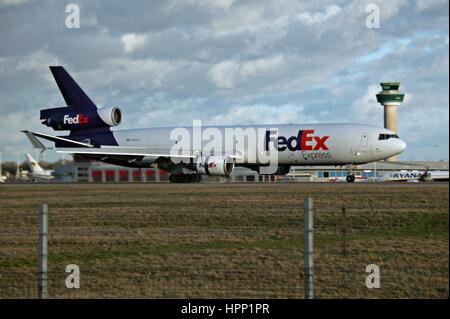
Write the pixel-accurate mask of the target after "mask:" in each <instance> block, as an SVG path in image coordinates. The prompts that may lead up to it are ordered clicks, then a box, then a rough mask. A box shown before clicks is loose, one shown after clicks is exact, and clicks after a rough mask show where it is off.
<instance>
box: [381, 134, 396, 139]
mask: <svg viewBox="0 0 450 319" xmlns="http://www.w3.org/2000/svg"><path fill="white" fill-rule="evenodd" d="M390 138H399V137H398V135H397V134H380V135H378V139H379V140H388V139H390Z"/></svg>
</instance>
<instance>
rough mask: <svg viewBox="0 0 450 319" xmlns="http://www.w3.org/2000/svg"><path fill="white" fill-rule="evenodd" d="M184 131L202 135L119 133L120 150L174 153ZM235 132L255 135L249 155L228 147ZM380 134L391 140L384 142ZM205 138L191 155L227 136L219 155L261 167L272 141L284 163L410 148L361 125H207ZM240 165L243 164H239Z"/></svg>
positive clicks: (338, 160)
mask: <svg viewBox="0 0 450 319" xmlns="http://www.w3.org/2000/svg"><path fill="white" fill-rule="evenodd" d="M180 129H181V130H182V131H183V130H184V131H185V132H187V133H189V134H190V136H191V137H192V136H195V135H196V132H197V133H198V131H196V129H193V128H192V127H182V128H175V127H161V128H147V129H131V130H118V131H113V135H114V138H115V139H116V141H117V143H118V145H119V146H120V147H127V148H132V147H136V148H148V149H152V150H158V151H160V152H168V151H170V150H171V149H173V147H174V146H175V145H176V144H177V143H181V142H182V141H181V140H180V137H177V134H176V132H177V131H176V130H180ZM233 129H237V130H240V132H244V134H245V132H247V133H249V134H247V141H248V142H246V143H247V144H246V147H245V151H244V152H245V153H247V154H242V152H239V150H240V149H239V148H236V146H233V143H228V142H229V141H227V139H229V135H227V130H228V132H230V131H232V130H233ZM275 130H278V135H276V134H275V133H272V131H273V132H275ZM268 131H269V133H267V132H268ZM252 132H256V135H257V138H256V140H255V139H252ZM299 132H300V133H299ZM380 134H384V136H389V138H387V139H386V138H383V139H380ZM212 135H214V136H212ZM200 136H201V142H197V143H196V142H195V141H192V140H191V143H190V146H189V148H190V149H189V152H191V153H202V154H203V155H205V154H204V150H205V147H206V146H207V144H208V143H210V142H211V140H212V138H213V137H214V138H215V137H216V136H221V138H222V139H223V140H222V142H221V143H220V144H219V145H220V147H217V148H219V149H217V148H215V149H214V151H215V153H216V154H224V155H236V156H237V157H241V158H243V159H244V160H243V161H242V162H241V163H242V164H256V165H258V164H262V163H261V162H260V161H259V159H258V158H259V157H258V156H257V155H258V154H260V153H262V152H264V151H267V149H266V146H268V144H267V143H268V142H274V148H275V150H276V152H277V155H278V163H279V164H291V165H345V164H362V163H368V162H373V161H378V160H382V159H385V158H388V157H391V156H394V155H397V154H399V153H401V152H402V151H403V150H405V148H406V143H405V142H404V141H402V140H401V139H399V138H398V137H397V136H396V135H395V134H394V133H393V132H391V131H389V130H387V129H384V128H378V127H374V126H370V125H361V124H282V125H253V126H215V127H212V126H204V127H201V129H200ZM249 136H250V138H249ZM216 139H217V138H216ZM184 142H186V141H184ZM184 151H186V150H184ZM208 155H210V154H208ZM237 164H238V165H239V161H238V162H237Z"/></svg>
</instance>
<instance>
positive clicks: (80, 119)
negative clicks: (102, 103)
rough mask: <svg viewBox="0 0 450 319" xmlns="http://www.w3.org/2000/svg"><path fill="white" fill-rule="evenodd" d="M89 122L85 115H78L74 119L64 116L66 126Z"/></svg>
mask: <svg viewBox="0 0 450 319" xmlns="http://www.w3.org/2000/svg"><path fill="white" fill-rule="evenodd" d="M88 122H89V118H88V117H87V116H85V115H83V114H77V115H75V116H73V117H71V116H70V115H68V114H66V115H64V119H63V123H64V124H80V125H81V124H87V123H88Z"/></svg>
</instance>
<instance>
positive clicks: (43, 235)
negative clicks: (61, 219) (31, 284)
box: [38, 204, 48, 299]
mask: <svg viewBox="0 0 450 319" xmlns="http://www.w3.org/2000/svg"><path fill="white" fill-rule="evenodd" d="M47 215H48V206H47V204H43V205H42V207H41V209H40V211H39V259H38V298H39V299H47V297H48V290H47V288H48V287H47V278H48V275H47V247H48V246H47V238H48V237H47V234H48V233H47V226H48V223H47Z"/></svg>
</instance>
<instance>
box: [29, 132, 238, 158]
mask: <svg viewBox="0 0 450 319" xmlns="http://www.w3.org/2000/svg"><path fill="white" fill-rule="evenodd" d="M22 132H23V133H25V134H26V135H27V137H28V139H29V140H30V141H31V143H32V144H33V146H35V147H37V148H40V149H42V150H45V149H52V150H55V151H56V152H58V153H66V154H67V153H68V154H74V155H75V154H79V155H84V156H87V157H90V158H96V159H99V160H106V159H110V160H126V161H128V162H134V161H139V160H142V159H143V158H144V157H150V158H154V159H157V158H161V157H162V158H170V159H171V160H183V159H195V158H197V157H199V156H201V154H200V153H198V152H192V154H171V152H170V150H169V149H149V148H145V147H123V146H109V145H108V146H101V147H94V145H91V144H89V143H85V142H79V141H74V140H71V139H68V138H63V137H58V136H53V135H48V134H44V133H38V132H30V131H22ZM37 137H40V138H43V139H46V140H49V141H53V142H55V141H62V142H65V143H67V144H69V145H73V147H55V148H52V147H45V145H44V144H42V143H41V142H40V141H39V140H38V139H37ZM229 156H230V157H231V158H234V159H236V158H238V157H237V156H235V155H229Z"/></svg>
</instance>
